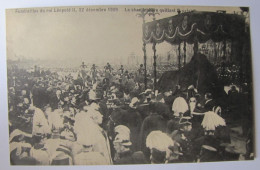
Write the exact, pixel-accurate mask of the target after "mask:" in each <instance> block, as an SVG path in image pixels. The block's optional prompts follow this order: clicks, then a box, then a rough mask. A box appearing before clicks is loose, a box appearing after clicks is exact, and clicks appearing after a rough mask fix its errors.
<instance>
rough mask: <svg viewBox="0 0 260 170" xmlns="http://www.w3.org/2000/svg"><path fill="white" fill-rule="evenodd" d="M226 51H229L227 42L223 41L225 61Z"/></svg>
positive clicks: (224, 58) (224, 57)
mask: <svg viewBox="0 0 260 170" xmlns="http://www.w3.org/2000/svg"><path fill="white" fill-rule="evenodd" d="M226 51H227V42H226V40H224V41H223V61H225V60H226Z"/></svg>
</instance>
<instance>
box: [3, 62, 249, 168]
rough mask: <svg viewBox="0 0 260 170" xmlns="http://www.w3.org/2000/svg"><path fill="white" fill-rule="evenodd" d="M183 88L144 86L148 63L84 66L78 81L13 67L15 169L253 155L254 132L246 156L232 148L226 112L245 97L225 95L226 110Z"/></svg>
mask: <svg viewBox="0 0 260 170" xmlns="http://www.w3.org/2000/svg"><path fill="white" fill-rule="evenodd" d="M148 83H149V81H148ZM151 84H152V83H151ZM148 87H151V86H149V85H148ZM181 89H183V88H181V87H180V85H178V86H176V87H174V91H173V90H172V89H167V90H165V91H163V92H159V91H158V90H156V89H149V88H148V89H145V88H144V84H143V66H140V69H139V70H137V71H136V72H128V71H127V70H126V69H124V67H123V66H121V67H120V69H119V70H115V69H113V68H112V66H111V65H110V64H109V63H108V64H107V65H106V66H105V67H104V68H98V67H96V66H95V65H92V67H91V68H87V66H86V65H85V64H84V63H82V65H81V66H80V69H79V71H78V76H77V78H74V77H73V76H71V75H70V74H67V75H65V76H61V75H59V74H57V73H56V72H51V71H41V70H35V71H34V72H28V71H26V70H24V69H19V68H18V67H13V68H10V69H8V110H9V142H10V160H11V164H13V165H112V164H115V165H116V164H148V163H152V164H158V163H161V164H164V163H180V162H208V161H226V160H238V159H242V158H241V157H243V158H244V159H250V158H252V154H253V149H252V132H251V131H250V130H248V131H246V132H244V133H249V134H250V135H247V136H249V137H248V138H247V143H248V145H247V146H248V147H247V150H246V152H245V153H239V152H236V151H235V149H234V148H232V147H233V146H232V145H231V138H230V127H229V122H228V121H227V119H226V117H227V118H228V116H226V115H227V114H229V113H230V114H231V113H232V112H237V111H239V110H240V107H239V105H240V103H237V102H236V101H237V100H236V99H238V96H239V95H240V94H239V93H241V92H239V91H238V90H237V89H236V86H231V88H230V90H229V91H228V93H227V95H226V98H227V101H228V105H227V106H228V107H227V108H226V109H225V108H224V107H223V106H222V105H221V104H220V103H219V102H217V100H215V99H214V96H212V92H208V93H206V94H200V92H199V91H197V89H196V88H195V87H194V85H190V86H189V87H187V88H186V90H185V91H183V90H181ZM231 106H232V107H231ZM240 111H241V110H240ZM245 112H247V111H245ZM245 112H244V114H246V113H245ZM235 114H238V113H235Z"/></svg>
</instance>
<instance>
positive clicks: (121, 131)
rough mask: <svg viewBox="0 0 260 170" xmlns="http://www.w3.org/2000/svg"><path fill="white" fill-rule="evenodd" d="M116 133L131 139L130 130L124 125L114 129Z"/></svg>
mask: <svg viewBox="0 0 260 170" xmlns="http://www.w3.org/2000/svg"><path fill="white" fill-rule="evenodd" d="M114 131H115V133H117V134H123V135H125V136H129V138H130V129H129V128H128V127H126V126H124V125H118V126H116V127H115V129H114Z"/></svg>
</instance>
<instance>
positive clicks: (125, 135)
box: [113, 125, 146, 165]
mask: <svg viewBox="0 0 260 170" xmlns="http://www.w3.org/2000/svg"><path fill="white" fill-rule="evenodd" d="M115 133H116V136H115V139H114V141H113V146H114V149H115V151H116V157H115V161H114V164H116V165H120V164H145V163H146V160H145V157H144V155H143V153H142V152H141V151H138V152H133V151H132V149H131V145H132V142H131V140H130V130H129V128H127V127H126V126H124V125H119V126H117V127H115Z"/></svg>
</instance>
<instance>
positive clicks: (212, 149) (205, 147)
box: [201, 145, 217, 152]
mask: <svg viewBox="0 0 260 170" xmlns="http://www.w3.org/2000/svg"><path fill="white" fill-rule="evenodd" d="M201 147H202V148H203V149H206V150H209V151H212V152H217V149H216V148H214V147H212V146H209V145H202V146H201Z"/></svg>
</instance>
